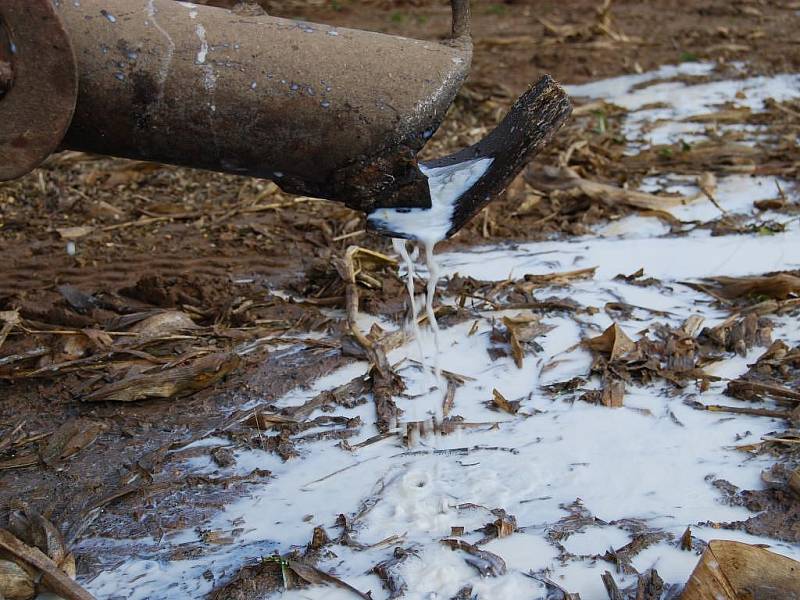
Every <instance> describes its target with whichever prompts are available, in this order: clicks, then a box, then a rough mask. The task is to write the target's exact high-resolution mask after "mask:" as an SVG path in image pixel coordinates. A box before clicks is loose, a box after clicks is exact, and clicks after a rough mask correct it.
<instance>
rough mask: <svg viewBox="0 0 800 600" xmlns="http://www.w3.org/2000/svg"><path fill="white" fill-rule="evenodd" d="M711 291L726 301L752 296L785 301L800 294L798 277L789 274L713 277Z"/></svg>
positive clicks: (799, 278)
mask: <svg viewBox="0 0 800 600" xmlns="http://www.w3.org/2000/svg"><path fill="white" fill-rule="evenodd" d="M710 281H713V282H714V283H715V284H717V285H716V287H714V289H713V291H714V292H715V293H716V294H717V295H718V296H720V297H722V298H725V299H726V300H734V299H737V298H744V297H752V296H767V297H768V298H775V299H777V300H786V299H787V298H789V297H790V296H793V295H797V294H800V277H798V276H797V275H792V274H791V273H778V274H776V275H770V276H766V277H714V278H711V279H710Z"/></svg>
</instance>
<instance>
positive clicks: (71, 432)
mask: <svg viewBox="0 0 800 600" xmlns="http://www.w3.org/2000/svg"><path fill="white" fill-rule="evenodd" d="M107 429H108V425H106V424H105V423H100V422H98V421H91V420H89V419H71V420H69V421H67V422H65V423H63V424H62V425H61V427H59V428H58V429H56V430H55V432H54V433H53V435H51V436H50V439H49V441H48V443H47V446H46V447H45V449H44V451H43V452H42V453H41V458H42V462H44V463H45V464H47V465H50V466H54V465H56V464H58V463H59V462H61V461H62V460H64V459H66V458H69V457H70V456H72V455H73V454H77V453H78V452H80V451H81V450H83V449H84V448H86V447H87V446H89V445H91V444H92V442H94V441H95V440H96V439H97V436H98V435H100V434H101V433H102V432H104V431H106V430H107Z"/></svg>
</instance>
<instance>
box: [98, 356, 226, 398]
mask: <svg viewBox="0 0 800 600" xmlns="http://www.w3.org/2000/svg"><path fill="white" fill-rule="evenodd" d="M239 362H240V359H239V356H238V355H237V354H235V353H232V352H221V353H218V354H209V355H207V356H203V357H202V358H198V359H197V360H195V361H194V362H192V363H190V364H188V365H184V366H180V367H173V368H171V369H165V370H163V371H157V372H155V373H137V374H134V375H131V376H129V377H126V378H125V379H123V380H121V381H117V382H114V383H110V384H108V385H106V386H103V387H102V388H100V389H99V390H97V391H95V392H92V393H91V394H89V395H88V396H86V397H85V398H83V399H84V400H85V401H87V402H100V401H104V400H114V401H117V402H133V401H135V400H144V399H145V398H173V397H177V396H186V395H191V394H193V393H195V392H197V391H200V390H202V389H205V388H207V387H209V386H211V385H213V384H215V383H216V382H217V381H219V380H220V379H222V378H223V377H225V376H226V375H227V374H228V373H230V372H231V371H233V370H234V369H235V368H236V367H237V366H238V365H239Z"/></svg>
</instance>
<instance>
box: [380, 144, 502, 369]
mask: <svg viewBox="0 0 800 600" xmlns="http://www.w3.org/2000/svg"><path fill="white" fill-rule="evenodd" d="M493 161H494V159H493V158H476V159H473V160H468V161H464V162H461V163H456V164H454V165H447V166H444V167H430V168H429V167H425V166H422V165H420V171H422V173H423V174H424V175H425V176H426V177H427V178H428V188H429V189H430V195H431V208H381V209H378V210H377V211H375V212H373V213H372V214H370V215H369V217H368V221H369V222H370V224H371V225H372V226H373V227H376V228H379V229H383V230H388V231H391V232H393V233H396V234H398V235H402V236H403V237H404V238H409V239H411V240H416V241H418V242H419V244H420V245H421V246H422V248H423V249H424V252H425V264H426V265H427V267H428V283H427V286H426V293H425V314H426V316H427V318H428V323H429V324H430V327H431V330H432V331H433V339H434V345H435V350H436V351H435V354H434V363H433V370H434V374H435V377H436V382H437V384H438V383H440V380H441V370H440V368H439V355H440V354H441V345H440V342H439V324H438V323H437V322H436V313H435V312H434V310H433V300H434V296H435V295H436V285H437V284H438V283H439V273H440V269H439V264H438V263H437V262H436V257H435V256H434V253H433V251H434V247H435V246H436V243H437V242H440V241H441V240H443V239H444V238H445V237H446V236H447V233H448V232H449V231H450V228H451V227H452V226H453V213H454V212H455V208H456V204H457V203H458V199H459V198H461V196H463V195H464V193H466V192H467V191H468V190H469V189H470V188H471V187H472V186H474V185H475V184H476V183H477V182H478V180H479V179H480V178H481V177H483V175H484V174H485V173H486V171H487V169H488V168H489V167H490V166H491V164H492V162H493ZM392 245H393V247H394V250H395V252H397V253H398V254H399V255H400V257H401V258H402V259H403V262H404V263H405V267H406V290H407V291H408V297H409V301H410V302H411V329H412V331H413V332H414V335H415V337H416V338H417V344H418V348H419V352H420V362H421V363H422V366H423V369H425V368H426V364H425V353H424V350H423V347H422V341H421V339H420V330H419V324H418V322H417V319H418V317H419V308H418V306H417V302H416V298H415V296H414V276H415V268H414V260H413V258H412V257H411V255H410V254H409V253H408V249H407V248H406V240H405V239H402V238H393V239H392Z"/></svg>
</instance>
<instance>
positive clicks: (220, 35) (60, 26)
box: [0, 0, 570, 237]
mask: <svg viewBox="0 0 800 600" xmlns="http://www.w3.org/2000/svg"><path fill="white" fill-rule="evenodd" d="M451 5H452V11H453V22H452V37H451V39H449V40H446V41H445V42H441V43H437V42H424V41H419V40H412V39H407V38H400V37H394V36H387V35H382V34H378V33H370V32H366V31H358V30H353V29H346V28H334V27H330V26H326V25H317V24H313V23H307V22H304V21H292V20H287V19H278V18H274V17H269V16H266V15H262V16H251V15H244V14H238V13H236V12H232V11H228V10H223V9H215V8H208V7H202V6H197V5H194V4H191V3H188V2H174V1H172V0H24V1H23V0H0V181H3V180H7V179H13V178H15V177H20V176H22V175H24V174H25V173H28V172H29V171H30V170H32V169H33V168H35V167H36V166H37V165H38V164H39V163H41V161H43V160H44V159H45V158H46V157H47V155H48V154H50V153H51V152H52V151H53V150H54V149H55V148H56V147H57V146H58V145H59V143H61V144H62V147H64V148H71V149H76V150H84V151H88V152H94V153H99V154H108V155H115V156H123V157H127V158H133V159H139V160H150V161H158V162H163V163H172V164H177V165H185V166H190V167H199V168H204V169H210V170H216V171H224V172H231V173H237V174H244V175H251V176H256V177H263V178H268V179H272V180H274V181H276V182H277V183H278V185H279V186H280V187H281V188H283V189H284V190H286V191H288V192H292V193H298V194H306V195H311V196H316V197H320V198H329V199H333V200H339V201H342V202H344V203H345V204H347V205H349V206H351V207H353V208H357V209H359V210H362V211H364V212H366V213H368V215H370V218H369V219H368V225H369V226H371V227H374V228H376V229H377V230H380V231H383V232H384V233H387V234H392V235H405V236H412V237H413V235H414V232H405V231H391V230H390V228H391V225H390V224H388V226H389V228H387V224H386V223H383V224H382V223H381V220H380V219H378V218H375V217H374V215H375V214H376V209H379V208H397V209H403V210H405V209H413V208H429V207H430V206H431V197H430V190H429V187H428V180H427V179H426V177H425V175H423V173H422V172H421V171H420V169H419V166H418V163H417V159H416V155H417V153H418V152H419V150H420V149H421V148H422V146H423V145H424V144H425V142H426V141H427V140H428V139H429V138H430V137H431V136H432V135H433V133H434V131H435V130H436V129H437V128H438V126H439V125H440V123H441V121H442V119H443V118H444V116H445V113H446V111H447V108H448V107H449V105H450V103H451V102H452V101H453V99H454V98H455V95H456V94H457V92H458V90H459V89H460V87H461V85H462V83H463V81H464V79H465V78H466V75H467V73H468V71H469V66H470V62H471V58H472V43H471V40H470V37H469V29H470V15H469V0H451ZM73 113H74V114H73ZM569 113H570V103H569V100H568V99H567V97H566V95H565V94H564V92H563V90H562V89H561V88H560V87H559V86H558V84H556V83H555V82H554V81H552V80H551V79H549V78H548V77H545V78H543V79H541V80H540V81H539V82H538V83H537V84H535V85H533V86H531V88H530V89H529V90H528V91H527V92H526V93H525V94H523V95H522V96H521V97H520V98H519V99H518V100H517V102H515V104H514V106H513V107H512V109H511V111H510V112H509V114H508V115H507V116H506V118H505V119H504V120H503V122H502V123H501V124H500V125H499V126H498V127H497V128H496V129H495V130H494V131H493V132H492V133H490V134H489V135H488V136H487V137H486V138H485V139H484V140H482V141H480V142H478V143H477V144H475V145H473V146H471V147H469V148H465V149H464V150H461V151H460V152H456V153H455V154H453V155H451V156H446V157H441V158H439V159H436V160H433V161H428V162H427V163H425V167H426V168H430V167H437V166H447V165H457V164H459V163H462V162H464V161H471V160H474V159H477V158H488V159H491V162H490V164H491V167H490V168H488V170H487V171H486V172H485V173H483V174H482V175H481V177H480V179H479V180H478V181H477V182H475V183H474V184H473V185H472V187H470V188H469V189H468V190H465V191H463V192H462V193H461V196H460V197H459V198H457V199H456V204H455V205H454V209H453V212H452V215H451V220H450V227H449V229H448V231H447V235H452V234H453V233H454V232H455V231H457V230H458V229H459V228H460V227H462V226H463V225H464V224H465V223H466V222H467V221H468V220H469V219H470V218H472V217H473V216H474V215H475V214H476V213H477V212H478V211H479V210H480V209H481V208H482V207H483V206H485V205H486V204H487V203H488V202H490V201H491V200H492V199H493V198H495V197H496V196H497V195H498V194H500V192H502V190H503V189H504V188H505V186H506V185H507V184H508V183H509V182H510V181H511V180H512V179H513V177H514V176H516V174H517V173H518V172H519V171H520V169H521V168H522V167H523V166H524V165H525V164H526V163H527V161H528V160H530V159H531V158H532V157H533V156H534V155H535V154H536V153H537V152H538V151H540V150H541V149H542V148H543V147H544V145H545V144H546V143H547V142H548V141H549V140H550V139H551V138H552V136H553V135H554V134H555V132H556V131H557V130H558V129H559V128H560V127H561V125H562V124H563V123H564V121H565V119H566V118H567V117H568V115H569ZM401 212H402V211H401ZM405 212H407V210H406V211H405ZM382 214H383V213H382Z"/></svg>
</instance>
